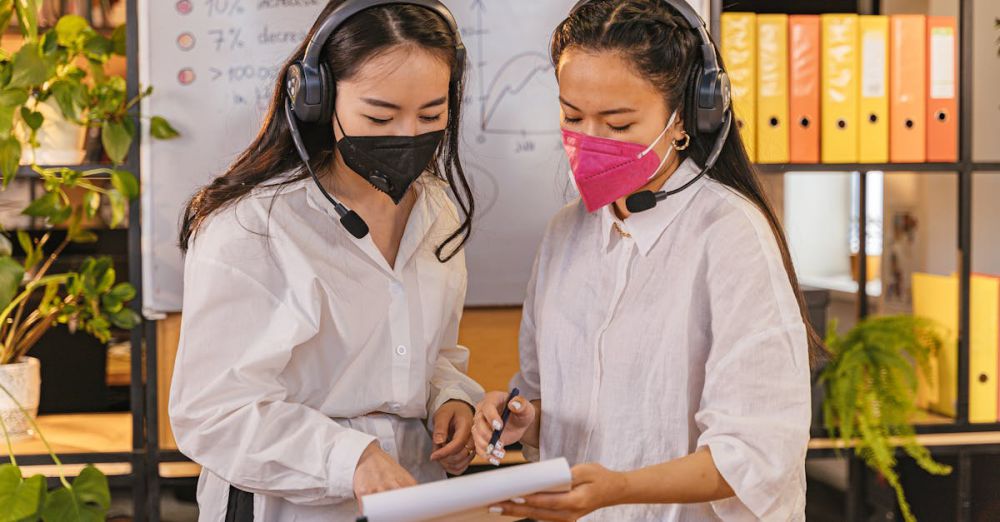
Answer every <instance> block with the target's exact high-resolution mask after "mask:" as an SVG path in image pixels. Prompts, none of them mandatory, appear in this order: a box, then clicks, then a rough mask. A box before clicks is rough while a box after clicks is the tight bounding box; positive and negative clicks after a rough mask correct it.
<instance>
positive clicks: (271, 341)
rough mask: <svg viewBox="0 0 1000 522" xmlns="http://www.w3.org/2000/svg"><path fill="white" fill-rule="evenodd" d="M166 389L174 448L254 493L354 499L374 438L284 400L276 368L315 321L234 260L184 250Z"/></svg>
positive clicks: (322, 500) (308, 500) (305, 499)
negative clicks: (176, 342)
mask: <svg viewBox="0 0 1000 522" xmlns="http://www.w3.org/2000/svg"><path fill="white" fill-rule="evenodd" d="M184 288H185V295H184V308H183V310H184V316H183V319H182V327H181V342H180V346H179V350H178V353H177V359H176V366H175V372H174V376H173V383H172V385H171V393H170V406H169V411H170V422H171V426H172V427H173V431H174V435H175V437H176V439H177V444H178V447H179V449H180V450H181V451H182V452H183V453H184V454H185V455H187V456H189V457H190V458H191V459H192V460H194V461H195V462H197V463H199V464H201V465H202V466H204V467H205V468H207V469H208V470H210V471H211V472H213V473H215V474H216V475H218V476H219V477H221V478H222V479H224V480H225V481H227V482H229V483H231V484H233V485H235V486H236V487H238V488H240V489H243V490H246V491H249V492H251V493H260V494H265V495H273V496H280V497H282V498H284V499H285V500H288V501H289V502H293V503H297V504H308V505H322V504H333V503H338V502H342V501H345V500H349V499H353V498H354V488H353V484H354V470H355V468H356V467H357V463H358V460H359V459H360V456H361V454H362V453H363V452H364V450H365V449H366V448H367V447H368V445H369V444H370V443H371V442H372V441H374V440H375V437H372V436H370V435H367V434H364V433H362V432H360V431H356V430H352V429H349V428H346V427H343V426H341V425H339V424H337V423H336V422H334V421H333V420H331V419H330V418H328V417H326V416H325V415H324V414H322V413H321V412H320V411H318V410H316V409H314V408H311V407H309V406H307V405H305V404H301V403H296V402H293V401H289V400H288V397H287V396H286V395H287V391H286V387H285V386H284V385H283V383H282V380H281V379H282V376H281V373H282V370H283V368H284V367H285V365H286V364H287V363H288V361H289V358H290V356H291V353H292V350H293V349H294V348H295V347H296V346H297V345H299V344H301V343H303V342H304V341H306V340H308V339H309V338H311V337H312V336H314V335H315V333H316V331H317V325H316V324H314V323H312V322H310V321H307V320H306V319H305V318H304V317H303V316H302V314H301V312H297V311H296V310H294V309H293V308H292V307H290V306H289V305H286V304H285V303H284V302H282V301H281V300H280V299H278V298H277V297H276V296H275V295H274V294H272V293H271V292H270V291H269V290H268V289H267V288H266V287H264V286H263V285H262V284H261V283H259V282H258V281H256V280H254V279H253V278H251V277H250V276H248V275H246V274H245V273H243V272H241V271H240V270H239V269H238V268H236V267H234V266H232V265H230V264H226V263H222V262H219V261H216V260H213V259H206V258H193V257H192V253H189V259H188V262H187V264H186V267H185V285H184Z"/></svg>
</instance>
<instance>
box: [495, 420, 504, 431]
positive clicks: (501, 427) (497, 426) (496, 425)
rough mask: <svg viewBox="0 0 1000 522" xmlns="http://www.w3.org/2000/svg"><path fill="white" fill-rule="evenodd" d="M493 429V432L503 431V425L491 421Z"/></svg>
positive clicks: (496, 421)
mask: <svg viewBox="0 0 1000 522" xmlns="http://www.w3.org/2000/svg"><path fill="white" fill-rule="evenodd" d="M493 429H495V430H502V429H503V423H501V422H500V421H498V420H495V421H493Z"/></svg>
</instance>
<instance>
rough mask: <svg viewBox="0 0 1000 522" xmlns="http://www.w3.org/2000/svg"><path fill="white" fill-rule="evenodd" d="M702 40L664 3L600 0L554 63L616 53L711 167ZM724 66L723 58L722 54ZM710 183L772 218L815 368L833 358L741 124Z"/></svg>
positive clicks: (559, 38)
mask: <svg viewBox="0 0 1000 522" xmlns="http://www.w3.org/2000/svg"><path fill="white" fill-rule="evenodd" d="M699 43H700V42H699V38H698V36H697V35H696V33H695V32H694V31H693V30H692V29H691V28H690V27H689V26H688V25H687V23H686V22H685V20H684V19H683V18H682V17H681V16H680V15H679V14H677V13H676V12H675V11H674V10H673V8H671V7H669V6H668V5H667V4H666V3H665V2H662V1H660V0H624V1H623V0H594V1H592V2H590V3H589V4H586V5H584V6H583V7H581V8H580V9H578V10H577V11H576V12H575V13H574V14H573V15H572V16H570V17H569V18H567V19H566V20H565V21H563V23H562V24H560V25H559V27H558V28H556V31H555V33H554V34H553V36H552V49H551V53H552V61H553V63H554V64H556V65H557V66H558V64H559V58H560V57H561V56H562V53H563V52H564V51H566V49H568V48H571V47H576V48H580V49H585V50H590V51H613V52H616V53H620V54H621V55H622V56H624V57H627V59H628V60H629V61H630V62H631V64H632V65H633V67H635V70H636V71H637V72H639V73H640V74H642V76H643V77H645V78H648V79H649V81H650V82H652V83H653V85H655V86H656V87H657V88H658V89H659V90H660V91H661V92H662V93H663V96H664V98H665V101H666V103H667V106H668V107H683V108H684V109H683V117H684V128H685V129H687V130H688V133H689V134H690V135H691V144H690V147H688V148H687V150H685V151H683V152H681V154H682V155H683V157H691V158H693V159H694V160H695V161H696V162H698V163H699V164H702V165H703V164H704V163H705V159H706V158H707V157H708V153H709V151H710V150H711V148H712V145H713V144H714V143H715V138H716V136H715V135H703V134H700V133H699V132H697V131H696V130H694V129H697V128H698V125H697V122H696V115H697V111H696V110H695V109H694V102H695V89H696V85H697V81H696V80H697V78H698V75H699V74H700V69H701V58H700V55H699V50H698V44H699ZM716 54H717V58H718V60H719V63H722V56H718V52H716ZM707 175H708V176H709V177H711V178H712V179H714V180H716V181H718V182H719V183H722V184H723V185H726V186H728V187H730V188H732V189H733V190H735V191H736V192H738V193H739V194H741V195H742V196H743V197H745V198H746V199H748V200H749V201H751V202H752V203H754V204H755V205H756V206H757V208H758V209H760V211H761V212H762V213H763V214H764V216H765V217H766V218H767V222H768V223H769V224H770V226H771V231H772V232H774V238H775V239H776V240H777V242H778V249H779V250H780V251H781V259H782V261H783V262H784V265H785V272H787V273H788V280H789V282H790V283H791V285H792V290H793V291H794V292H795V297H796V298H797V299H798V302H799V309H800V312H801V315H802V322H803V323H804V325H805V328H806V332H807V335H808V338H809V359H810V361H811V362H812V363H813V364H814V365H815V364H818V363H819V362H821V361H822V360H823V359H824V358H825V356H826V353H827V352H826V348H825V347H824V344H823V340H822V339H821V338H820V336H819V335H818V334H817V333H816V330H815V329H814V328H812V326H811V324H810V322H809V313H808V308H807V307H806V303H805V299H804V298H803V296H802V290H801V288H800V287H799V281H798V277H797V276H796V275H795V268H794V267H793V266H792V259H791V256H790V255H789V252H788V242H787V241H786V239H785V233H784V232H783V230H782V228H781V223H780V222H779V221H778V217H777V215H776V214H775V213H774V209H773V207H772V206H771V203H770V201H768V198H767V196H766V195H765V193H764V189H763V187H762V186H761V183H760V179H759V178H758V177H757V174H756V172H755V171H754V168H753V164H752V163H751V162H750V158H749V157H748V156H747V152H746V148H745V147H744V146H743V141H742V139H741V138H740V133H739V130H738V129H737V127H736V125H733V126H731V128H730V130H729V135H728V136H727V137H726V144H725V145H724V146H723V147H722V153H721V155H720V156H719V159H718V161H717V162H716V164H715V166H714V167H713V168H712V169H710V170H709V171H708V173H707Z"/></svg>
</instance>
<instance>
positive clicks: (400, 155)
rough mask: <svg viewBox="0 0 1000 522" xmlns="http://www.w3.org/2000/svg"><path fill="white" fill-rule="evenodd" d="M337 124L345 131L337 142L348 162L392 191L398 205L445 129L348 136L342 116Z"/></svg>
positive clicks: (349, 165)
mask: <svg viewBox="0 0 1000 522" xmlns="http://www.w3.org/2000/svg"><path fill="white" fill-rule="evenodd" d="M337 125H338V126H340V132H341V133H343V135H344V136H343V138H341V139H340V140H339V141H338V142H337V150H338V151H340V156H341V157H342V158H344V164H346V165H347V166H348V167H350V169H351V170H353V171H354V172H357V173H358V175H359V176H361V177H362V178H364V179H365V180H366V181H368V183H371V184H372V186H374V187H375V188H377V189H379V190H381V191H382V192H385V193H386V194H388V195H389V197H390V198H392V201H393V202H394V203H395V204H397V205H398V204H399V202H400V201H402V199H403V196H405V195H406V191H407V190H409V188H410V185H412V184H413V182H414V181H416V180H417V178H419V177H420V175H421V174H422V173H423V172H424V171H425V170H427V165H428V164H430V162H431V160H432V159H434V154H435V153H436V152H437V149H438V146H439V145H441V140H442V139H444V131H443V130H440V131H435V132H428V133H425V134H420V135H418V136H348V135H347V133H346V132H344V127H343V126H341V125H340V118H337Z"/></svg>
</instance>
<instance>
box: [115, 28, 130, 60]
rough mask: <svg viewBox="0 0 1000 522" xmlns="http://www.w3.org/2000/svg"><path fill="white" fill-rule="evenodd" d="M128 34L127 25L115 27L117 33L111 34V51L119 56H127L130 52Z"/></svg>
mask: <svg viewBox="0 0 1000 522" xmlns="http://www.w3.org/2000/svg"><path fill="white" fill-rule="evenodd" d="M127 36H128V32H127V31H126V29H125V24H122V25H119V26H118V27H115V32H113V33H111V43H112V46H111V49H112V52H114V53H115V54H117V55H119V56H125V54H126V53H127V52H128V39H127Z"/></svg>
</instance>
